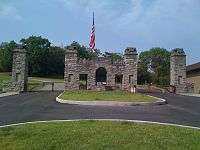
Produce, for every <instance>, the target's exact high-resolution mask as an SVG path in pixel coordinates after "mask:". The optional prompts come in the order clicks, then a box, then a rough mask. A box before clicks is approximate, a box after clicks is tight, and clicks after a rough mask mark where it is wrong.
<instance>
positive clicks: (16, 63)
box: [10, 45, 28, 92]
mask: <svg viewBox="0 0 200 150" xmlns="http://www.w3.org/2000/svg"><path fill="white" fill-rule="evenodd" d="M27 83H28V61H27V53H26V50H25V48H24V47H23V46H22V45H17V47H16V48H15V49H14V50H13V66H12V87H11V89H10V90H11V91H17V92H26V91H27Z"/></svg>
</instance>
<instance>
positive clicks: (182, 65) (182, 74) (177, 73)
mask: <svg viewBox="0 0 200 150" xmlns="http://www.w3.org/2000/svg"><path fill="white" fill-rule="evenodd" d="M170 63H171V64H170V72H171V73H170V80H171V81H170V84H171V86H174V87H175V88H176V92H177V93H185V92H187V90H186V88H187V87H186V80H187V79H186V55H185V52H184V51H183V49H178V48H177V49H174V50H172V52H171V58H170Z"/></svg>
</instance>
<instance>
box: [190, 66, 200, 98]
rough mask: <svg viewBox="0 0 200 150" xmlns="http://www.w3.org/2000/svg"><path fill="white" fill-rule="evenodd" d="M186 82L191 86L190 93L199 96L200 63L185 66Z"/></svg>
mask: <svg viewBox="0 0 200 150" xmlns="http://www.w3.org/2000/svg"><path fill="white" fill-rule="evenodd" d="M187 81H188V83H189V84H191V85H193V90H191V91H190V92H191V93H196V94H200V62H199V63H196V64H192V65H189V66H187Z"/></svg>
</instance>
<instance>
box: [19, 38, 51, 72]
mask: <svg viewBox="0 0 200 150" xmlns="http://www.w3.org/2000/svg"><path fill="white" fill-rule="evenodd" d="M20 42H21V43H22V44H23V45H25V47H26V50H27V52H28V60H29V73H30V74H31V75H47V74H48V70H47V67H48V56H49V50H50V46H51V43H50V42H49V40H48V39H45V38H42V37H41V36H39V37H37V36H31V37H29V38H27V39H22V40H21V41H20Z"/></svg>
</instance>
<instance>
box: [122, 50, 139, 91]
mask: <svg viewBox="0 0 200 150" xmlns="http://www.w3.org/2000/svg"><path fill="white" fill-rule="evenodd" d="M124 63H125V67H124V76H123V83H122V89H123V90H128V91H130V90H131V86H134V85H137V64H138V53H137V50H136V48H131V47H130V48H127V49H126V50H125V54H124Z"/></svg>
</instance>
